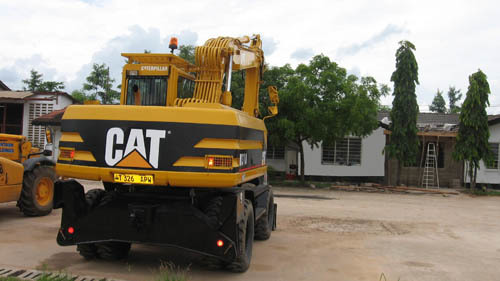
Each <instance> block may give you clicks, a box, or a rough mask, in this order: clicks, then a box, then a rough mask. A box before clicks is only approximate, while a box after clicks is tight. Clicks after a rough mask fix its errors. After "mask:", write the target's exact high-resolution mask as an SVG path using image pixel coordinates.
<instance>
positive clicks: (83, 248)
mask: <svg viewBox="0 0 500 281" xmlns="http://www.w3.org/2000/svg"><path fill="white" fill-rule="evenodd" d="M76 250H77V251H78V253H79V254H80V256H82V257H84V258H85V259H86V260H93V259H95V258H97V247H96V246H95V244H94V243H88V244H78V245H76Z"/></svg>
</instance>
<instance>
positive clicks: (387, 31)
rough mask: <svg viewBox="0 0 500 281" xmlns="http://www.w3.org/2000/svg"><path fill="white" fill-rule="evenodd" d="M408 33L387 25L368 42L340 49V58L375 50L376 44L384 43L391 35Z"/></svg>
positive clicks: (400, 28)
mask: <svg viewBox="0 0 500 281" xmlns="http://www.w3.org/2000/svg"><path fill="white" fill-rule="evenodd" d="M406 32H407V31H406V30H405V29H404V28H402V27H399V26H397V25H394V24H389V25H387V26H386V27H385V28H384V30H382V31H381V32H379V33H377V34H375V35H373V36H372V37H370V38H368V40H366V41H364V42H362V43H359V44H358V43H355V44H352V45H349V46H347V47H341V48H339V50H338V52H337V54H338V56H339V57H343V56H352V55H355V54H357V53H359V52H360V51H362V50H364V49H369V48H373V46H375V45H376V44H379V43H382V42H384V41H385V40H386V39H387V38H388V37H389V36H391V35H396V34H402V33H406Z"/></svg>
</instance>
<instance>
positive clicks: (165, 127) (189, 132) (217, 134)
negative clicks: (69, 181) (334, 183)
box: [58, 120, 265, 173]
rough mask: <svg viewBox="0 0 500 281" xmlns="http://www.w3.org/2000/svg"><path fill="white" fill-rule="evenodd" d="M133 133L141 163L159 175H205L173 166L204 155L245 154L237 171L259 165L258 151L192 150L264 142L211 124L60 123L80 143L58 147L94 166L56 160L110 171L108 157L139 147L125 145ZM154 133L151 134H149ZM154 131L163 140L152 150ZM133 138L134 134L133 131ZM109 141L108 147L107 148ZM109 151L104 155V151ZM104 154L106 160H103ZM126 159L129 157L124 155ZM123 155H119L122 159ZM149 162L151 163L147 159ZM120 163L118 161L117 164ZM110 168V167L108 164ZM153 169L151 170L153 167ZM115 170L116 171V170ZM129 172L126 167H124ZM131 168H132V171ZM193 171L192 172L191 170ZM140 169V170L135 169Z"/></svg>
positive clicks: (254, 133)
mask: <svg viewBox="0 0 500 281" xmlns="http://www.w3.org/2000/svg"><path fill="white" fill-rule="evenodd" d="M111 128H117V129H114V130H115V132H116V131H117V130H118V131H120V132H121V133H120V134H122V133H123V140H121V141H118V138H117V136H116V135H114V136H111V137H108V132H109V130H110V129H111ZM133 129H140V133H141V134H142V136H141V137H140V138H142V139H143V140H144V144H143V148H142V151H143V154H145V156H146V157H144V158H145V160H146V161H149V163H150V164H151V166H152V168H153V169H157V170H163V171H193V172H195V171H200V172H202V171H207V170H206V169H204V168H198V167H179V166H173V164H174V163H175V162H176V161H177V160H178V159H180V158H181V157H186V156H193V157H203V156H205V155H210V154H217V155H231V156H233V157H234V158H239V157H240V154H244V153H247V163H246V164H245V165H243V166H241V167H239V168H241V169H243V168H247V167H252V166H255V165H260V164H261V163H262V150H261V149H252V150H244V151H243V150H236V149H216V148H210V149H208V148H195V147H194V146H195V145H196V144H197V143H199V142H200V141H201V140H202V139H204V138H215V139H240V140H259V141H262V142H263V143H265V141H264V132H263V131H261V130H257V129H252V128H245V127H239V126H233V125H214V124H193V123H176V122H141V121H120V120H62V131H63V132H78V133H79V134H80V136H81V138H82V139H83V143H73V142H61V143H60V144H59V146H60V147H73V148H75V150H77V151H78V150H81V151H90V152H91V153H92V155H93V156H94V157H95V159H96V161H95V162H86V161H72V162H66V161H62V160H59V161H58V162H59V163H68V164H73V165H84V166H94V167H114V165H117V163H119V161H118V162H116V163H114V165H109V163H110V161H109V158H110V157H109V156H110V155H111V157H112V158H117V155H118V158H119V157H120V153H121V154H125V152H127V146H134V147H136V146H142V144H139V143H137V142H135V141H132V142H131V145H130V144H129V137H130V134H131V131H132V130H133ZM152 131H154V132H152ZM158 131H160V132H161V134H163V135H164V137H161V138H157V140H158V141H159V142H158V143H157V144H156V145H157V147H154V145H155V142H154V141H151V140H152V139H153V138H151V137H148V134H149V133H155V132H156V133H157V132H158ZM135 133H136V134H137V130H135ZM107 139H108V141H111V142H112V143H111V144H107V143H106V142H107ZM107 149H108V150H109V151H106V150H107ZM106 153H108V159H106V157H105V156H106ZM154 153H157V162H156V163H155V162H154V160H151V159H152V158H154V155H153V154H154ZM127 155H130V154H127ZM127 155H123V158H126V156H127ZM149 158H151V159H149ZM121 160H123V159H120V161H121ZM111 164H113V163H111ZM154 164H156V166H157V167H155V165H154ZM117 168H119V167H117ZM127 168H129V167H127ZM132 168H134V167H132ZM193 168H194V169H193ZM138 169H140V168H138ZM216 171H217V172H229V173H230V172H234V171H235V169H233V170H216Z"/></svg>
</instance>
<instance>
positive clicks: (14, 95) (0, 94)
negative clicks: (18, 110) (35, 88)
mask: <svg viewBox="0 0 500 281" xmlns="http://www.w3.org/2000/svg"><path fill="white" fill-rule="evenodd" d="M32 95H34V94H33V93H32V92H15V91H0V98H1V99H16V100H22V99H24V98H27V97H29V96H32Z"/></svg>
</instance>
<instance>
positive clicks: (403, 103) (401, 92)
mask: <svg viewBox="0 0 500 281" xmlns="http://www.w3.org/2000/svg"><path fill="white" fill-rule="evenodd" d="M399 45H400V47H399V48H398V50H397V51H396V70H395V71H394V72H393V73H392V76H391V81H392V82H394V92H393V94H392V95H393V96H394V99H393V101H392V110H391V113H390V116H391V121H392V123H391V125H390V131H391V132H392V133H391V137H390V143H389V145H387V146H386V148H385V151H386V152H387V153H388V155H389V157H390V158H395V159H397V160H398V171H397V182H396V184H397V185H399V184H400V180H401V168H402V165H403V164H404V165H411V164H413V163H414V162H415V160H416V156H417V153H418V145H419V140H418V136H417V131H418V130H417V115H418V112H419V109H418V104H417V95H416V94H415V87H416V85H417V84H418V64H417V60H416V59H415V55H414V54H413V51H415V45H413V44H412V43H411V42H409V41H401V42H399ZM412 50H413V51H412Z"/></svg>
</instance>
